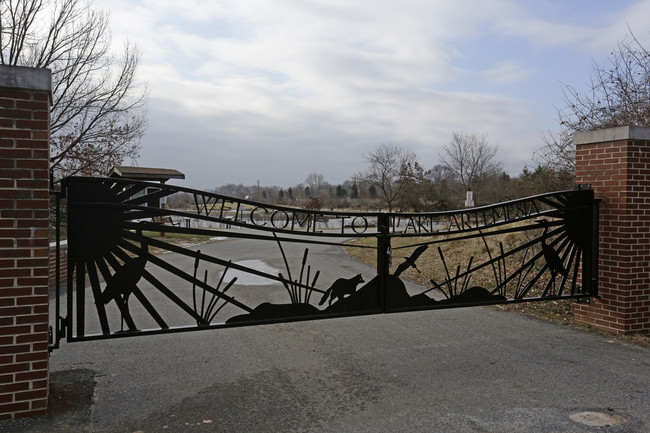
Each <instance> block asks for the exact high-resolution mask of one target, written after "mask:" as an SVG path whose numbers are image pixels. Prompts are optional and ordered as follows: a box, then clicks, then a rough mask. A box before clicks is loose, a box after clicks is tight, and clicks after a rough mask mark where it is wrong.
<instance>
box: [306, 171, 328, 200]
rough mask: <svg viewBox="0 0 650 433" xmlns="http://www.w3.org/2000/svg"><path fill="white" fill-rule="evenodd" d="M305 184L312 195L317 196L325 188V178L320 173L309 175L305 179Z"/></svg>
mask: <svg viewBox="0 0 650 433" xmlns="http://www.w3.org/2000/svg"><path fill="white" fill-rule="evenodd" d="M305 183H306V184H307V186H308V187H309V190H310V192H311V194H312V195H314V196H317V195H319V194H320V193H321V189H322V188H323V187H324V186H325V176H323V175H322V174H320V173H309V174H308V175H307V178H306V179H305Z"/></svg>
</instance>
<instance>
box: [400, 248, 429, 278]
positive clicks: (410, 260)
mask: <svg viewBox="0 0 650 433" xmlns="http://www.w3.org/2000/svg"><path fill="white" fill-rule="evenodd" d="M427 247H428V245H422V246H419V247H417V248H416V249H415V251H413V253H412V254H411V255H410V256H409V257H404V259H405V260H404V261H403V262H402V263H400V264H399V266H398V267H397V269H395V273H394V274H393V275H394V276H396V277H398V276H399V275H400V274H401V273H402V272H404V271H405V270H407V269H408V268H413V269H415V270H416V271H418V273H419V272H420V270H419V269H418V267H417V266H416V265H415V262H416V261H417V259H418V258H419V257H420V255H422V253H423V252H425V251H426V249H427Z"/></svg>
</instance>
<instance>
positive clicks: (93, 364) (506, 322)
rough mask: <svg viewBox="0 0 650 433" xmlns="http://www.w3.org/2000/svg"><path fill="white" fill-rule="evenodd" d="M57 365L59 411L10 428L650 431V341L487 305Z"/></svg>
mask: <svg viewBox="0 0 650 433" xmlns="http://www.w3.org/2000/svg"><path fill="white" fill-rule="evenodd" d="M233 248H234V246H233ZM325 256H326V258H325V259H323V263H324V262H325V261H326V260H331V261H332V262H333V263H334V264H336V263H339V264H340V265H343V266H346V267H348V268H346V271H350V272H370V275H372V270H371V269H370V268H369V267H367V266H366V265H363V264H361V263H358V262H356V261H354V260H350V259H349V258H347V257H346V256H345V254H344V253H342V252H341V251H340V250H339V249H337V248H332V249H331V250H328V251H327V254H326V255H325ZM339 261H340V262H339ZM268 264H269V266H276V265H277V263H268ZM51 371H52V379H51V380H52V386H53V389H54V395H53V400H54V404H53V405H52V408H53V410H54V412H55V415H53V416H48V417H46V418H41V419H33V420H29V421H20V422H4V423H0V432H43V431H47V432H147V433H148V432H192V431H196V432H202V431H206V432H207V431H211V432H391V433H393V432H593V431H599V432H639V433H642V432H648V431H650V350H648V349H645V348H641V347H637V346H633V345H629V344H626V343H622V342H619V341H617V340H614V339H611V338H607V337H603V336H598V335H594V334H590V333H586V332H582V331H578V330H574V329H570V328H567V327H562V326H558V325H553V324H548V323H545V322H542V321H539V320H536V319H531V318H528V317H525V316H521V315H518V314H513V313H506V312H502V311H499V310H498V309H496V308H488V307H484V308H472V309H452V310H438V311H430V312H417V313H403V314H394V315H384V316H365V317H356V318H346V319H333V320H322V321H315V322H301V323H292V324H281V325H267V326H257V327H245V328H233V329H225V330H217V331H201V332H193V333H183V334H169V335H158V336H152V337H137V338H128V339H117V340H109V341H94V342H84V343H74V344H66V343H63V344H62V346H61V348H60V349H59V350H57V351H56V352H55V353H54V354H53V355H52V358H51ZM572 418H573V419H572ZM574 419H575V420H574ZM588 423H592V424H598V423H600V424H611V425H609V426H602V427H595V426H593V425H589V424H588Z"/></svg>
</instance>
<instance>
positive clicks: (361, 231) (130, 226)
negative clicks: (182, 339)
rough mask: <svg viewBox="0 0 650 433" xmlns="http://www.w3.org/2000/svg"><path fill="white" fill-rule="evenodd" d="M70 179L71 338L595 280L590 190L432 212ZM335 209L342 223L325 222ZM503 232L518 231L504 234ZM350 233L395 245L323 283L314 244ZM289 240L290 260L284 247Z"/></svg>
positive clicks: (426, 303) (553, 288) (506, 295)
mask: <svg viewBox="0 0 650 433" xmlns="http://www.w3.org/2000/svg"><path fill="white" fill-rule="evenodd" d="M66 187H67V199H68V226H69V233H68V236H69V263H70V265H69V274H68V275H69V278H68V279H69V286H68V304H69V305H68V313H69V316H70V317H69V319H70V321H71V322H73V323H74V325H75V326H74V330H71V331H74V332H71V334H74V335H69V338H70V339H72V340H75V339H77V340H82V339H90V338H96V337H97V336H99V337H102V336H103V337H107V336H119V335H128V334H136V333H140V334H143V333H156V332H171V331H176V330H183V329H196V328H211V327H225V326H238V325H241V324H252V323H270V322H278V321H287V320H304V319H314V318H323V317H332V316H345V315H356V314H367V313H379V312H387V311H406V310H418V309H435V308H448V307H457V306H471V305H484V304H494V303H503V302H519V301H523V300H535V299H552V298H564V297H578V296H583V295H589V294H591V293H592V291H590V289H589V288H585V284H581V283H585V281H584V280H585V279H586V280H587V281H586V283H587V286H588V285H589V280H590V278H591V275H592V273H593V251H592V248H593V245H592V241H593V226H592V222H593V221H592V219H593V218H592V212H593V194H591V191H567V192H562V193H556V194H546V195H542V196H538V197H533V198H529V199H523V200H519V201H515V202H509V203H505V204H499V205H493V206H489V207H484V208H476V209H468V210H463V211H453V212H440V213H433V214H402V213H394V214H378V213H346V214H341V213H336V212H322V211H315V212H311V211H306V210H303V209H292V208H283V207H273V206H270V205H265V204H259V203H254V202H248V201H245V200H239V199H235V198H229V197H223V196H218V195H216V194H211V193H206V192H202V191H195V190H190V189H187V188H181V187H173V186H167V185H157V184H149V183H145V182H137V181H128V180H123V179H121V180H120V179H117V180H116V179H100V178H70V179H68V180H67V183H66ZM178 192H184V193H189V194H192V195H193V197H194V201H195V209H194V210H192V211H188V210H183V211H181V210H172V209H165V208H161V207H157V206H151V204H152V202H157V201H158V200H160V199H161V198H162V197H166V196H169V195H171V194H175V193H178ZM226 204H232V206H230V208H229V209H227V210H228V211H229V212H226V211H225V210H224V209H225V206H226ZM243 204H246V205H248V206H249V211H248V213H247V214H246V217H244V216H243V215H244V214H243V213H242V212H241V211H240V208H242V207H243ZM233 212H234V217H233ZM310 212H311V213H310ZM261 216H264V217H265V219H261ZM382 218H384V220H383V221H386V222H385V223H383V225H382V223H381V221H382ZM188 219H192V220H193V221H199V222H200V221H203V222H204V223H206V224H207V223H210V224H212V225H213V226H212V227H196V226H195V227H189V226H186V225H184V224H183V223H182V222H183V221H185V220H188ZM335 219H338V220H340V227H328V223H327V221H332V220H335ZM179 222H180V224H179ZM323 227H325V228H323ZM240 229H243V230H240ZM175 233H181V234H192V235H207V236H222V237H228V238H238V239H240V240H246V241H254V242H262V243H271V244H272V245H274V246H275V251H276V252H277V253H279V257H280V258H281V260H280V261H279V262H280V263H282V265H281V266H283V270H282V271H277V272H275V271H268V270H260V269H256V268H254V267H250V266H246V265H242V264H240V263H237V261H236V260H233V259H232V258H224V254H219V255H218V256H217V255H215V254H214V253H213V252H210V251H208V250H206V249H205V248H208V246H207V245H206V247H205V248H204V247H202V246H199V247H196V246H188V245H178V244H175V243H173V242H171V241H169V239H168V236H171V235H173V234H175ZM161 235H163V236H161ZM295 235H299V236H295ZM341 237H344V239H341ZM508 237H517V239H518V240H517V241H516V242H514V243H508V242H504V238H505V239H507V238H508ZM350 238H369V239H375V238H377V239H378V240H381V239H384V241H383V242H378V244H377V246H367V245H362V246H359V245H356V246H355V245H353V247H355V248H366V249H376V250H377V255H378V257H379V256H382V255H388V254H391V255H392V258H393V261H394V262H395V263H394V266H393V267H392V268H388V267H386V269H385V271H384V270H382V269H381V268H382V266H379V265H378V269H377V275H364V276H362V275H361V274H359V275H356V276H355V275H341V276H340V278H338V279H336V281H333V282H332V281H331V279H330V281H329V282H325V283H323V278H321V273H320V272H321V271H320V270H319V269H318V263H311V260H310V249H309V248H310V245H314V246H319V245H325V246H332V245H335V246H341V245H343V243H344V242H345V241H347V240H349V239H350ZM400 238H405V239H407V241H408V240H409V239H413V240H414V242H412V243H407V244H400V245H393V247H392V250H391V248H390V239H394V240H395V241H396V240H397V239H400ZM521 239H523V240H521ZM467 241H470V242H474V243H475V244H476V245H478V248H477V250H476V251H477V252H476V253H472V254H470V255H468V256H467V257H465V258H464V259H462V260H460V261H458V259H456V260H457V262H453V260H452V259H451V256H452V255H451V254H450V251H451V250H452V249H453V245H456V244H457V243H460V242H467ZM395 243H396V242H395ZM295 244H297V245H298V246H299V247H300V248H301V253H300V255H299V257H300V259H301V260H300V259H298V263H294V262H293V260H294V259H291V258H289V257H288V254H287V253H286V251H285V249H286V246H289V245H295ZM380 245H388V248H386V250H384V251H382V250H381V249H382V248H383V247H381V246H380ZM202 250H203V251H202ZM402 252H403V253H402ZM165 253H171V254H175V255H177V257H176V258H175V259H174V260H171V259H169V257H171V256H168V255H166V254H165ZM254 253H255V251H254V249H253V251H252V254H253V255H254ZM179 257H180V259H179ZM427 260H435V261H437V262H438V264H439V265H440V266H439V268H440V269H442V271H441V273H440V274H439V275H426V280H427V281H425V282H424V284H425V285H426V286H427V287H425V288H424V289H421V290H419V291H417V292H413V291H412V290H408V289H407V286H406V284H405V283H404V280H405V279H406V278H408V275H407V274H409V273H411V274H413V273H414V272H418V273H419V272H420V269H419V268H418V265H419V264H420V266H421V264H422V263H425V262H426V261H427ZM463 260H464V261H463ZM379 262H380V261H379V260H378V263H379ZM391 269H392V270H391ZM581 271H582V272H581ZM238 273H243V275H251V276H255V277H259V278H261V279H263V280H264V281H266V285H265V286H264V287H263V288H262V289H261V290H260V291H259V296H258V294H257V292H256V294H255V295H251V293H249V292H251V290H249V288H244V287H243V286H242V284H240V283H241V281H239V280H238V278H240V277H238V276H237V275H236V274H238ZM240 275H241V274H240ZM581 278H582V280H581ZM87 292H88V293H87ZM287 298H288V299H287ZM319 301H320V302H319ZM326 301H327V302H326ZM93 326H94V327H95V328H93Z"/></svg>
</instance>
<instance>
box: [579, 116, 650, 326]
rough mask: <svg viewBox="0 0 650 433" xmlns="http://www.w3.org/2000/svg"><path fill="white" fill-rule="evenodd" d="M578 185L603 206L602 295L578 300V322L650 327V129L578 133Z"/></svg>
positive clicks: (621, 128) (599, 260)
mask: <svg viewBox="0 0 650 433" xmlns="http://www.w3.org/2000/svg"><path fill="white" fill-rule="evenodd" d="M574 143H575V145H576V183H579V184H584V183H588V184H591V185H592V188H593V189H594V192H595V195H596V198H600V199H602V203H601V206H600V229H599V244H600V245H599V251H598V254H599V258H598V280H599V284H598V288H599V289H598V290H599V295H600V299H592V301H591V302H590V304H588V305H586V304H575V305H574V317H575V320H576V321H577V322H580V323H585V324H590V325H592V326H595V327H598V328H600V329H603V330H606V331H609V332H614V333H617V334H624V333H631V332H638V331H646V330H650V128H639V127H628V126H625V127H618V128H610V129H604V130H599V131H593V132H584V133H577V134H575V136H574Z"/></svg>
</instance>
